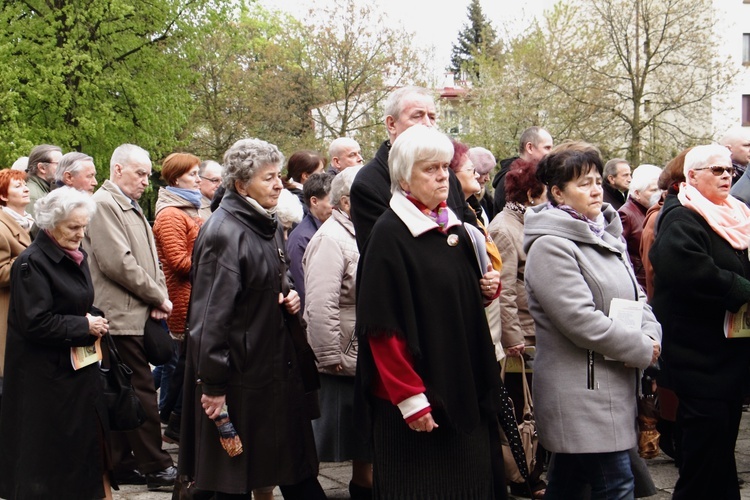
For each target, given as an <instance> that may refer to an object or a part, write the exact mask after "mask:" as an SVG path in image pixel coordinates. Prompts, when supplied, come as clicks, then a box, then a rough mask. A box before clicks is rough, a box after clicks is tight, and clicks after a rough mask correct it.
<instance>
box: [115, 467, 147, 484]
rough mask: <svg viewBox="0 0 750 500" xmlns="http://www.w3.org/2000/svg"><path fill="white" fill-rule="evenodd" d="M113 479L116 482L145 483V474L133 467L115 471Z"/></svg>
mask: <svg viewBox="0 0 750 500" xmlns="http://www.w3.org/2000/svg"><path fill="white" fill-rule="evenodd" d="M115 481H117V484H146V476H144V475H143V474H141V473H140V472H138V471H137V470H135V469H133V470H128V471H123V472H115Z"/></svg>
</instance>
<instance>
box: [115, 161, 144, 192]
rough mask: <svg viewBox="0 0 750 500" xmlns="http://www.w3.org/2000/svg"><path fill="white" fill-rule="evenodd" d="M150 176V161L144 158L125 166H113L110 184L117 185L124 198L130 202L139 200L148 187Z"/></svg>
mask: <svg viewBox="0 0 750 500" xmlns="http://www.w3.org/2000/svg"><path fill="white" fill-rule="evenodd" d="M150 175H151V161H149V160H148V159H146V158H141V159H137V160H131V162H130V163H129V164H127V165H120V164H119V163H118V164H116V165H115V170H114V176H113V177H114V178H113V179H112V182H114V183H115V184H117V187H119V188H120V189H121V190H122V192H123V193H125V196H127V197H128V198H130V199H131V200H139V199H140V198H141V196H143V192H144V191H145V190H146V188H147V187H148V178H149V176H150Z"/></svg>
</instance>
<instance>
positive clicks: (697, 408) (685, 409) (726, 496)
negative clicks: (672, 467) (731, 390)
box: [672, 393, 742, 500]
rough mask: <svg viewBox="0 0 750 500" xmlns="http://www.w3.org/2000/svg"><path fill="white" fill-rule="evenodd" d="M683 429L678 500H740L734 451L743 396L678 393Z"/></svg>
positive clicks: (678, 420) (676, 497)
mask: <svg viewBox="0 0 750 500" xmlns="http://www.w3.org/2000/svg"><path fill="white" fill-rule="evenodd" d="M677 397H678V398H679V406H678V407H677V422H678V425H680V427H681V429H682V465H681V466H680V477H679V478H678V479H677V484H676V485H675V490H674V496H673V497H672V498H673V499H675V500H687V499H696V500H698V499H706V498H715V499H721V500H739V498H740V487H739V484H738V482H737V464H736V462H735V458H734V448H735V445H736V443H737V433H738V432H739V428H740V420H741V418H742V397H741V396H738V397H737V399H734V400H723V399H702V398H694V397H690V396H687V395H685V394H679V393H678V394H677Z"/></svg>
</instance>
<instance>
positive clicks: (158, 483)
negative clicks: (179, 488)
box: [146, 465, 177, 491]
mask: <svg viewBox="0 0 750 500" xmlns="http://www.w3.org/2000/svg"><path fill="white" fill-rule="evenodd" d="M175 479H177V467H175V466H174V465H170V466H169V467H167V468H166V469H164V470H162V471H159V472H152V473H151V474H146V487H147V488H148V490H149V491H153V490H158V489H159V488H161V487H163V486H174V481H175Z"/></svg>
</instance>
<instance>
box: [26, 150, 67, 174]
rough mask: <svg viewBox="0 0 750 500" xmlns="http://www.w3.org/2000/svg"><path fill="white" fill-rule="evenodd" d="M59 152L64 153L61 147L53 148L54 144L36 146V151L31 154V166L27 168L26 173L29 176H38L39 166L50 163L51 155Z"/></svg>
mask: <svg viewBox="0 0 750 500" xmlns="http://www.w3.org/2000/svg"><path fill="white" fill-rule="evenodd" d="M53 151H57V152H59V153H62V148H60V146H53V145H52V144H40V145H39V146H35V147H34V149H32V150H31V153H29V165H28V167H26V173H27V174H29V175H36V174H37V171H38V165H39V164H40V163H49V161H50V153H52V152H53Z"/></svg>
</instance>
